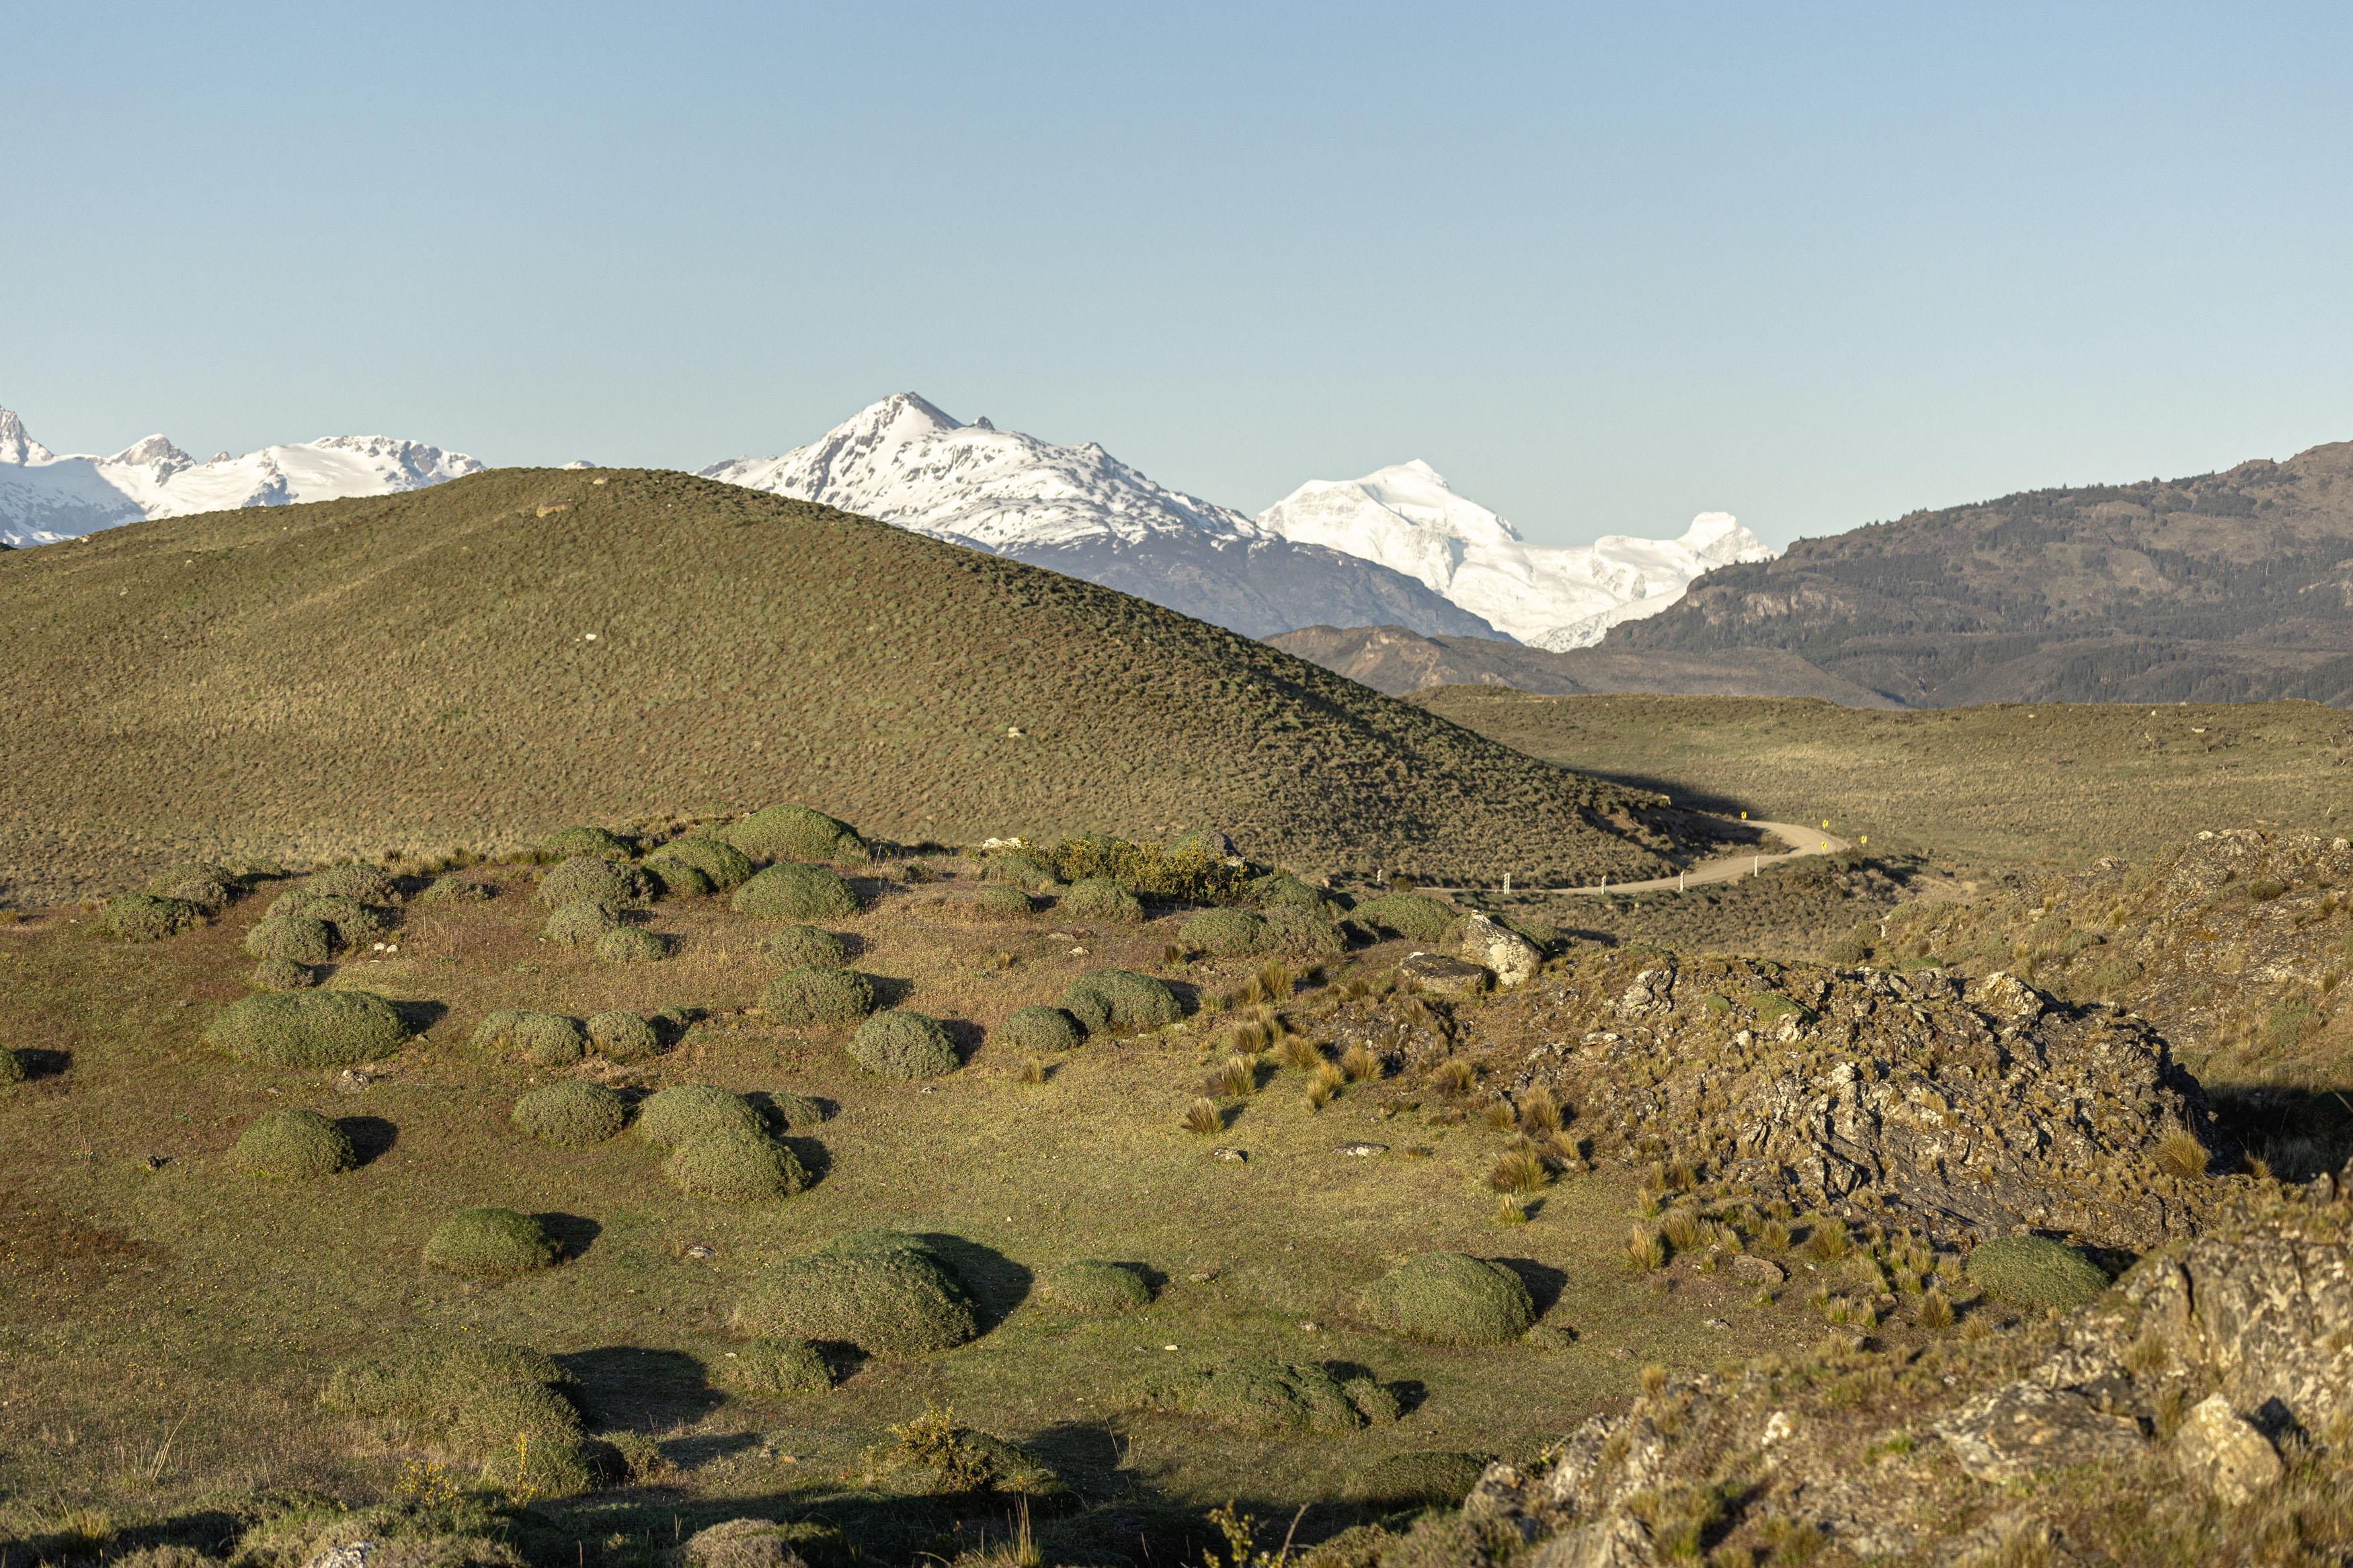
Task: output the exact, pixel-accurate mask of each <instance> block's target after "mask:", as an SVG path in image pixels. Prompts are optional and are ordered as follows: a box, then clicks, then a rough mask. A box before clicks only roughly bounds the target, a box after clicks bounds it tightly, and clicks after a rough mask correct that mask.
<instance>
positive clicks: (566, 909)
mask: <svg viewBox="0 0 2353 1568" xmlns="http://www.w3.org/2000/svg"><path fill="white" fill-rule="evenodd" d="M620 929H621V911H620V910H618V909H616V908H615V907H614V906H613V905H611V904H607V903H600V902H598V901H597V900H595V899H579V900H575V901H573V902H571V903H568V904H565V906H563V907H562V908H561V909H559V910H556V911H555V912H554V914H552V915H550V916H548V917H547V923H546V924H544V925H543V926H541V927H540V928H539V934H540V935H542V936H543V937H545V938H546V939H547V940H548V941H550V942H554V943H555V944H556V945H557V946H558V947H586V948H590V949H594V948H595V947H596V944H597V943H598V942H601V941H603V940H604V938H605V933H606V932H607V931H619V930H620Z"/></svg>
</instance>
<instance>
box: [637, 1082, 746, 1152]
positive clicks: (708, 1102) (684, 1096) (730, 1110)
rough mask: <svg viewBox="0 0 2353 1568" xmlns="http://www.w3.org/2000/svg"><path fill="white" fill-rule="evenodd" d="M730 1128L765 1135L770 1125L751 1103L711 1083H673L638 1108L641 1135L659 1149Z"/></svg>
mask: <svg viewBox="0 0 2353 1568" xmlns="http://www.w3.org/2000/svg"><path fill="white" fill-rule="evenodd" d="M731 1128H733V1129H737V1130H740V1131H744V1132H755V1133H765V1132H766V1131H767V1130H768V1124H767V1121H765V1119H764V1118H763V1117H762V1116H761V1115H760V1110H759V1108H758V1107H757V1106H755V1105H754V1104H753V1103H752V1102H751V1101H750V1100H746V1099H744V1097H743V1096H742V1095H740V1094H735V1093H733V1092H731V1091H729V1090H727V1089H720V1088H717V1087H715V1086H713V1085H712V1084H707V1083H680V1084H672V1085H671V1086H670V1088H668V1089H662V1090H660V1091H659V1092H658V1093H656V1094H654V1095H653V1096H652V1097H651V1098H649V1100H647V1101H646V1102H645V1103H644V1104H643V1105H640V1106H639V1107H638V1137H640V1138H642V1139H644V1140H645V1141H646V1142H649V1143H651V1144H654V1145H656V1146H657V1147H659V1148H663V1149H675V1148H677V1147H678V1146H679V1145H680V1144H681V1143H684V1142H688V1141H689V1140H691V1139H694V1138H699V1137H701V1136H702V1134H704V1133H706V1132H723V1131H727V1130H729V1129H731Z"/></svg>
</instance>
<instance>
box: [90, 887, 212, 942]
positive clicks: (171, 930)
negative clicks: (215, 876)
mask: <svg viewBox="0 0 2353 1568" xmlns="http://www.w3.org/2000/svg"><path fill="white" fill-rule="evenodd" d="M204 923H205V911H204V910H200V909H198V908H196V906H195V905H194V904H192V903H190V902H189V901H188V900H185V899H159V898H157V897H156V896H155V895H154V894H153V893H117V894H115V895H114V897H112V898H111V899H109V900H106V907H105V908H104V909H103V910H100V911H99V915H98V927H99V929H100V931H104V932H105V933H106V934H107V935H109V936H112V937H120V938H121V939H122V940H123V941H124V942H161V941H163V940H164V938H165V937H168V936H177V935H179V934H180V933H181V932H182V931H194V930H195V929H196V928H197V927H198V926H200V925H202V924H204Z"/></svg>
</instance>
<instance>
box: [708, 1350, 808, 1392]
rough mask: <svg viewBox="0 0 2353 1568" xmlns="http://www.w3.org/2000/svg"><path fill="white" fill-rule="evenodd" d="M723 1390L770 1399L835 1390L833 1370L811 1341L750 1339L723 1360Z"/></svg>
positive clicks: (721, 1364) (719, 1366)
mask: <svg viewBox="0 0 2353 1568" xmlns="http://www.w3.org/2000/svg"><path fill="white" fill-rule="evenodd" d="M715 1370H716V1371H717V1373H718V1374H719V1375H718V1383H719V1385H720V1386H721V1387H722V1388H725V1389H730V1390H733V1392H735V1393H737V1394H760V1395H765V1396H767V1397H770V1398H785V1399H791V1398H797V1397H799V1396H800V1395H803V1394H823V1393H826V1392H827V1391H828V1390H829V1389H831V1388H832V1387H833V1368H832V1367H831V1366H829V1365H828V1364H827V1363H826V1359H825V1357H824V1356H823V1355H821V1354H819V1353H818V1348H817V1347H816V1346H815V1345H813V1344H810V1343H809V1342H807V1340H749V1341H746V1342H744V1347H743V1348H742V1349H741V1350H738V1351H735V1352H732V1353H730V1354H729V1355H728V1356H727V1357H726V1358H725V1359H724V1360H723V1361H721V1362H720V1363H718V1365H717V1367H716V1369H715Z"/></svg>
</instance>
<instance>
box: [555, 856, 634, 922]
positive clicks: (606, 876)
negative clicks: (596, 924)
mask: <svg viewBox="0 0 2353 1568" xmlns="http://www.w3.org/2000/svg"><path fill="white" fill-rule="evenodd" d="M533 896H534V897H536V898H537V899H538V900H539V901H540V902H541V903H543V904H544V905H546V906H547V907H548V908H549V909H551V910H560V909H562V908H563V907H564V906H565V905H566V904H571V903H577V902H579V901H580V900H582V899H591V900H595V901H596V902H597V903H600V904H610V905H612V906H613V907H614V908H616V909H626V908H627V907H628V906H629V905H631V904H633V903H638V902H640V901H642V900H643V899H644V897H645V883H644V880H643V879H641V878H640V877H638V874H637V872H636V871H635V870H633V869H631V868H629V867H627V866H624V865H621V864H620V863H618V862H617V861H612V860H607V859H606V858H604V857H603V856H601V855H575V856H574V857H572V858H571V859H569V860H566V861H565V862H563V863H562V864H561V865H557V866H552V867H550V868H548V869H547V870H546V871H545V872H544V873H543V874H542V875H541V877H540V879H539V890H538V892H537V893H536V894H535V895H533Z"/></svg>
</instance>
